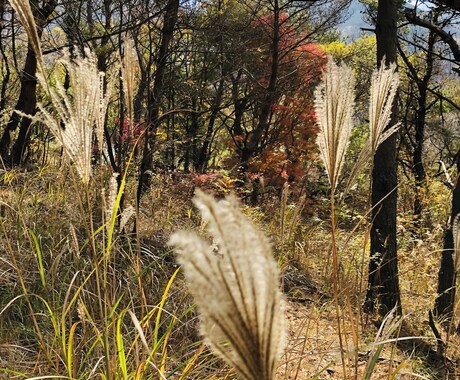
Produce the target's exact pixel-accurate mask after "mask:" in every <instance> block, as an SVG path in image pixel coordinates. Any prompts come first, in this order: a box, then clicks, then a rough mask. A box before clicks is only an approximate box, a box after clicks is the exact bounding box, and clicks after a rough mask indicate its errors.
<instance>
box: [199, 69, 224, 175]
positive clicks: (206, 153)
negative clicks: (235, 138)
mask: <svg viewBox="0 0 460 380" xmlns="http://www.w3.org/2000/svg"><path fill="white" fill-rule="evenodd" d="M224 82H225V81H224V78H223V77H222V78H221V80H220V81H219V86H218V87H217V93H216V97H215V99H214V102H213V105H212V109H211V115H210V116H209V121H208V129H207V130H206V135H205V137H204V141H203V145H202V146H201V149H200V152H199V154H198V157H197V159H196V162H195V170H197V171H199V172H201V173H204V172H205V171H206V169H207V167H208V162H209V158H210V149H211V141H212V135H213V133H214V124H215V122H216V119H217V115H218V114H219V107H220V103H221V102H222V97H223V95H224Z"/></svg>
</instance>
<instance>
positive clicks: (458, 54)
mask: <svg viewBox="0 0 460 380" xmlns="http://www.w3.org/2000/svg"><path fill="white" fill-rule="evenodd" d="M451 2H453V1H451ZM457 2H458V3H459V10H460V0H459V1H457ZM405 16H406V19H407V21H409V22H410V23H411V24H414V25H418V26H421V27H423V28H427V29H429V30H431V31H432V32H434V33H436V34H437V35H438V36H439V38H441V40H442V41H444V42H445V43H446V44H447V45H449V47H450V50H451V51H452V54H453V56H454V58H455V60H456V61H458V62H460V47H459V46H458V43H457V41H455V38H454V36H452V34H450V33H449V32H446V31H445V30H443V29H442V28H440V27H439V26H437V25H434V24H432V23H431V22H429V21H427V20H424V19H422V18H420V17H417V16H416V15H415V13H414V12H413V11H412V10H406V12H405Z"/></svg>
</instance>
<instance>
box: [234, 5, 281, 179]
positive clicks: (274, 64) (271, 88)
mask: <svg viewBox="0 0 460 380" xmlns="http://www.w3.org/2000/svg"><path fill="white" fill-rule="evenodd" d="M273 5H274V9H273V35H272V41H271V44H272V46H271V57H270V58H271V67H270V79H269V82H268V86H267V89H266V92H265V95H264V97H263V99H262V103H261V105H260V110H259V117H258V120H257V126H256V128H255V129H254V131H253V133H252V134H251V136H250V138H249V141H248V142H247V144H246V145H245V147H244V148H243V149H242V152H241V165H240V169H241V170H243V171H244V170H246V168H247V167H248V165H249V160H250V159H251V157H252V156H254V154H255V153H256V152H257V149H258V147H259V144H260V141H261V139H262V136H263V135H264V133H266V132H267V130H268V128H269V118H270V113H271V109H272V106H273V102H274V101H275V98H276V87H277V82H278V72H279V48H280V46H279V45H280V8H279V2H278V0H275V1H274V4H273Z"/></svg>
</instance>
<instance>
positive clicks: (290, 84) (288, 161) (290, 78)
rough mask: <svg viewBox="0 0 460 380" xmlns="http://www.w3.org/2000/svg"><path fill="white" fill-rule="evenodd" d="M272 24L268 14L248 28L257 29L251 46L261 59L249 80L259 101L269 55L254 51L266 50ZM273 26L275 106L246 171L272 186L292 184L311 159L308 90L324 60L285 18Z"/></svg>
mask: <svg viewBox="0 0 460 380" xmlns="http://www.w3.org/2000/svg"><path fill="white" fill-rule="evenodd" d="M273 23H274V17H273V14H270V15H267V16H265V17H262V18H260V19H259V20H258V22H257V23H254V24H253V27H254V29H255V30H256V31H257V30H258V29H262V31H261V32H260V33H256V34H257V35H258V36H259V37H260V38H259V39H257V40H253V42H252V43H253V44H254V48H256V49H257V51H258V52H259V53H260V54H261V58H260V59H259V60H258V61H257V65H258V66H259V68H258V70H256V72H258V73H259V76H258V77H256V78H255V79H256V80H257V86H255V97H256V98H257V97H260V98H262V97H263V96H264V94H265V89H266V88H267V85H268V83H269V79H270V75H271V69H272V65H271V64H272V57H271V54H270V52H269V51H265V50H264V49H263V48H260V46H265V47H270V46H271V45H270V44H271V40H270V34H271V33H272V30H273V27H274V26H273ZM279 25H280V30H279V33H280V42H279V57H280V61H279V73H278V81H277V95H276V99H277V100H276V102H275V103H274V104H273V105H272V113H271V118H270V129H269V130H268V132H269V133H267V135H266V136H265V137H264V141H263V142H262V149H261V153H260V156H259V157H257V158H256V159H254V160H252V161H251V162H250V166H249V169H248V170H249V171H250V172H251V173H260V174H261V175H263V176H264V178H265V181H266V182H269V183H272V184H274V185H282V184H283V183H284V182H286V181H297V180H298V179H299V178H300V177H302V176H303V175H304V174H305V169H304V168H305V162H306V161H308V160H311V159H312V158H313V157H314V156H315V152H316V145H315V138H316V135H317V133H318V128H317V126H316V124H315V121H316V120H315V114H314V110H313V88H314V85H315V84H316V83H317V81H318V79H319V78H320V76H321V71H322V69H323V67H324V65H325V63H326V60H327V58H326V54H325V53H324V52H323V51H322V50H321V48H320V47H319V46H318V45H317V44H312V43H309V42H308V40H307V39H306V38H305V34H302V33H298V32H297V30H296V28H295V27H294V26H293V25H292V24H290V22H289V19H288V16H287V15H286V14H284V13H282V14H280V17H279ZM268 50H269V48H268ZM257 92H259V93H260V94H259V95H257ZM242 138H243V137H240V139H242Z"/></svg>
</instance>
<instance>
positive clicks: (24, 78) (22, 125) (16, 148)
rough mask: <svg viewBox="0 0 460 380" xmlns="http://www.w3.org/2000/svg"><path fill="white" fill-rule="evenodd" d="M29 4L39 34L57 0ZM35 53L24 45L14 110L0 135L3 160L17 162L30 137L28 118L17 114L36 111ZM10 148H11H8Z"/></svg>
mask: <svg viewBox="0 0 460 380" xmlns="http://www.w3.org/2000/svg"><path fill="white" fill-rule="evenodd" d="M31 5H32V8H33V9H36V10H37V11H36V12H35V23H36V26H37V33H38V37H39V38H40V37H41V36H42V34H43V28H44V27H45V25H46V23H47V22H48V18H49V17H50V15H51V14H52V13H53V11H54V8H55V7H56V1H55V0H53V1H48V2H46V3H45V4H44V5H43V7H42V8H39V7H38V1H33V2H32V4H31ZM36 73H37V57H36V56H35V52H34V50H33V48H32V45H31V44H30V43H28V45H27V55H26V61H25V64H24V69H23V70H22V72H21V90H20V93H19V98H18V101H17V103H16V107H15V111H14V112H13V114H12V115H11V117H10V120H9V121H8V124H7V125H6V128H5V130H4V131H3V135H2V138H1V139H0V156H1V158H2V160H3V162H4V163H7V164H9V165H20V164H21V163H22V159H23V156H24V152H25V151H26V148H27V145H28V143H29V137H30V124H31V120H30V119H29V118H27V117H22V116H20V115H18V113H17V112H16V111H18V112H22V113H25V114H28V115H33V114H34V113H35V108H36V105H37V79H36V77H35V75H36ZM18 127H19V134H18V138H17V139H16V141H15V143H14V145H13V147H12V148H11V137H10V133H12V132H14V131H15V130H16V129H17V128H18ZM10 149H11V152H10Z"/></svg>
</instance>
